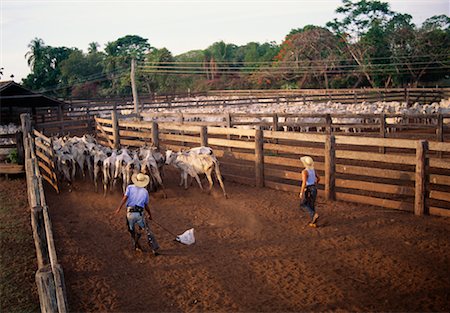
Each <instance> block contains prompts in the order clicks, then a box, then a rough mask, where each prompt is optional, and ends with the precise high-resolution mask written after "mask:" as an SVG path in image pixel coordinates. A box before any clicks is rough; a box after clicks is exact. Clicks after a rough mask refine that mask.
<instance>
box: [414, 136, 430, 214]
mask: <svg viewBox="0 0 450 313" xmlns="http://www.w3.org/2000/svg"><path fill="white" fill-rule="evenodd" d="M427 151H428V142H427V141H426V140H419V141H417V145H416V179H415V180H416V186H415V191H416V193H415V199H414V214H415V215H424V214H428V212H427V211H428V210H427V208H426V203H425V201H426V198H427V195H426V192H427V190H426V188H427V177H428V173H427V172H428V169H427Z"/></svg>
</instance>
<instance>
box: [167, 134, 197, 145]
mask: <svg viewBox="0 0 450 313" xmlns="http://www.w3.org/2000/svg"><path fill="white" fill-rule="evenodd" d="M159 138H161V139H163V140H169V141H180V142H194V143H198V144H200V142H201V140H200V137H193V136H183V135H172V134H159Z"/></svg>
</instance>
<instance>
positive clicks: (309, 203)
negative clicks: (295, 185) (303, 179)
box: [300, 185, 317, 220]
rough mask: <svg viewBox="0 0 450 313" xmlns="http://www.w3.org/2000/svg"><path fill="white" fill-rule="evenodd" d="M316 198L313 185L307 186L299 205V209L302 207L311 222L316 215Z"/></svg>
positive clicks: (315, 189)
mask: <svg viewBox="0 0 450 313" xmlns="http://www.w3.org/2000/svg"><path fill="white" fill-rule="evenodd" d="M316 198H317V187H316V186H315V185H311V186H307V187H306V190H305V198H304V199H303V201H302V203H300V207H304V208H305V209H306V211H308V213H309V215H310V216H311V220H312V219H313V217H314V214H315V213H316V207H315V204H316Z"/></svg>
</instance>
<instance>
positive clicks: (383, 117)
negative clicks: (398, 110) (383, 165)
mask: <svg viewBox="0 0 450 313" xmlns="http://www.w3.org/2000/svg"><path fill="white" fill-rule="evenodd" d="M380 138H386V114H384V113H382V114H380ZM379 151H380V153H383V154H385V153H386V148H385V147H384V146H383V147H380V149H379Z"/></svg>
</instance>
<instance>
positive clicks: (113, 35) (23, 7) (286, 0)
mask: <svg viewBox="0 0 450 313" xmlns="http://www.w3.org/2000/svg"><path fill="white" fill-rule="evenodd" d="M384 2H388V3H389V4H390V7H391V10H393V11H396V12H399V13H408V14H410V15H412V17H413V22H414V23H415V24H416V25H421V24H422V22H423V21H424V20H426V19H427V18H429V17H431V16H434V15H440V14H445V15H450V1H449V0H391V1H384ZM341 4H342V1H341V0H309V1H307V0H260V1H256V0H196V1H194V0H0V11H1V12H0V53H1V54H0V68H4V69H3V76H1V78H0V80H9V79H10V75H11V74H13V75H14V80H15V81H16V82H21V80H22V78H25V77H26V76H27V75H28V74H29V73H30V69H29V68H28V65H27V62H26V59H25V54H26V53H27V52H28V50H29V48H28V44H29V43H30V42H31V40H32V39H34V38H36V37H37V38H41V39H43V41H44V43H45V44H46V45H49V46H52V47H61V46H64V47H69V48H78V49H81V50H83V51H84V52H87V47H88V45H89V43H91V42H98V43H99V44H100V50H103V48H104V47H105V45H106V44H107V43H108V42H111V41H115V40H117V39H118V38H120V37H123V36H125V35H138V36H141V37H143V38H146V39H148V42H149V43H150V45H151V46H153V47H156V48H158V49H159V48H163V47H165V48H167V49H168V50H169V51H171V52H172V54H173V55H178V54H181V53H184V52H187V51H190V50H197V49H206V48H207V47H208V46H210V45H211V44H213V43H214V42H217V41H221V40H223V41H224V42H226V43H233V44H236V45H244V44H246V43H248V42H252V41H253V42H259V43H264V42H270V41H273V42H276V43H277V44H280V43H281V41H282V40H283V38H284V37H285V36H286V35H287V34H288V33H289V32H290V30H291V29H294V28H301V27H303V26H305V25H308V24H313V25H317V26H325V24H326V23H327V22H328V21H331V20H332V19H333V18H335V17H337V15H336V13H335V10H336V8H337V7H339V6H340V5H341Z"/></svg>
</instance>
